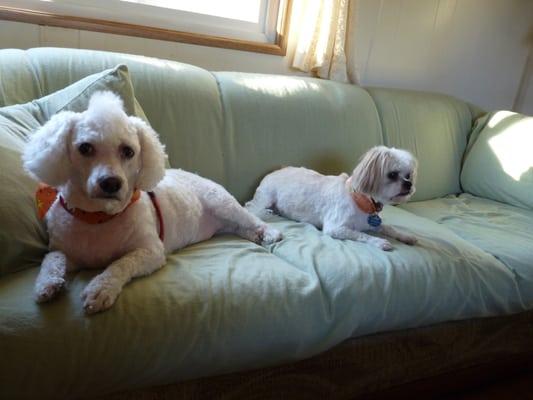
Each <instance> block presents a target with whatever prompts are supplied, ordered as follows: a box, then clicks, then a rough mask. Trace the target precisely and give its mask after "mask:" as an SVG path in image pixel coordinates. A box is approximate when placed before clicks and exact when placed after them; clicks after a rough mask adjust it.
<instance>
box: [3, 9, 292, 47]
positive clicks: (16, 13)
mask: <svg viewBox="0 0 533 400" xmlns="http://www.w3.org/2000/svg"><path fill="white" fill-rule="evenodd" d="M290 12H291V1H287V5H286V9H285V10H284V12H283V16H282V20H281V21H280V24H279V26H280V28H279V31H278V34H277V37H276V42H275V43H259V42H252V41H246V40H239V39H229V38H224V37H220V36H211V35H202V34H198V33H189V32H181V31H174V30H169V29H162V28H155V27H150V26H143V25H133V24H127V23H122V22H114V21H106V20H100V19H92V18H82V17H73V16H65V15H59V14H51V13H47V12H43V11H35V10H28V9H23V8H14V7H5V6H0V20H2V19H3V20H8V21H17V22H26V23H30V24H38V25H48V26H56V27H61V28H70V29H79V30H87V31H95V32H102V33H111V34H116V35H125V36H136V37H142V38H148V39H157V40H166V41H171V42H180V43H188V44H196V45H200V46H209V47H220V48H225V49H233V50H240V51H250V52H256V53H264V54H272V55H278V56H284V55H286V53H287V36H288V32H289V23H288V21H289V20H290Z"/></svg>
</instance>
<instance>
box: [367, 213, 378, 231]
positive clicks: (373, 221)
mask: <svg viewBox="0 0 533 400" xmlns="http://www.w3.org/2000/svg"><path fill="white" fill-rule="evenodd" d="M367 222H368V225H370V226H372V227H374V228H377V227H378V226H380V225H381V218H380V217H379V215H378V214H372V215H369V216H368V220H367Z"/></svg>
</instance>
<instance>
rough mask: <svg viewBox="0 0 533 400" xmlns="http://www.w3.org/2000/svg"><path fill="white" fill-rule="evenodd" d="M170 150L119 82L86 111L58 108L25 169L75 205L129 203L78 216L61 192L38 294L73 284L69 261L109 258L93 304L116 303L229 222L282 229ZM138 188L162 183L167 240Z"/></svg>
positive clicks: (259, 233)
mask: <svg viewBox="0 0 533 400" xmlns="http://www.w3.org/2000/svg"><path fill="white" fill-rule="evenodd" d="M165 157H166V155H165V152H164V148H163V146H162V144H161V143H160V141H159V139H158V136H157V134H156V132H155V131H154V130H153V129H152V128H150V126H148V125H147V124H146V123H145V122H144V121H142V120H141V119H139V118H136V117H128V116H127V115H126V114H125V112H124V109H123V104H122V101H121V100H120V98H119V97H117V96H116V95H114V94H113V93H111V92H98V93H96V94H94V95H93V96H92V97H91V99H90V103H89V107H88V109H87V110H86V111H84V112H82V113H75V112H69V111H67V112H60V113H58V114H56V115H54V116H53V117H52V118H51V119H50V121H49V122H48V123H46V124H45V125H44V126H43V127H42V128H41V129H40V130H38V131H37V132H36V133H35V134H34V135H33V136H32V137H31V139H30V141H29V143H28V144H27V146H26V149H25V152H24V155H23V161H24V167H25V169H26V170H27V171H28V172H29V173H30V174H31V175H32V176H33V177H34V178H36V179H37V180H39V181H41V182H43V183H46V184H48V185H50V186H54V187H55V188H56V189H57V190H58V192H59V194H60V195H61V196H62V197H63V199H64V201H65V202H66V204H67V205H68V207H69V208H77V209H81V210H85V211H91V212H96V211H104V212H106V213H107V214H118V213H120V215H117V216H115V217H114V218H113V219H111V220H109V221H107V222H105V223H103V224H95V225H92V224H88V223H86V222H83V221H81V220H78V219H76V218H75V217H73V216H72V215H71V214H70V213H69V212H67V211H66V210H65V209H64V207H63V206H62V205H61V204H60V202H59V200H58V199H56V201H55V202H54V204H53V205H52V206H51V208H50V210H49V211H48V213H47V215H46V224H47V228H48V232H49V234H50V245H49V247H50V252H49V253H48V254H47V255H46V256H45V258H44V260H43V262H42V265H41V269H40V272H39V275H38V277H37V282H36V284H35V295H36V300H37V301H38V302H44V301H47V300H50V299H52V298H53V297H54V296H55V295H56V294H57V293H58V292H59V291H60V290H61V289H62V288H63V286H64V284H65V274H66V272H67V271H72V270H75V269H79V268H105V269H104V271H103V272H102V273H100V274H99V275H97V276H96V277H95V278H94V279H93V280H92V281H91V282H90V283H89V284H88V285H87V287H86V288H85V289H84V291H83V293H82V298H83V301H84V309H85V311H86V312H87V313H89V314H90V313H96V312H99V311H103V310H106V309H108V308H109V307H111V306H112V305H113V303H114V302H115V300H116V299H117V297H118V295H119V294H120V292H121V290H122V287H123V286H124V285H125V284H126V283H128V282H129V281H130V280H131V279H132V278H135V277H139V276H143V275H148V274H150V273H152V272H154V271H155V270H157V269H159V268H161V267H162V266H163V264H164V263H165V254H166V253H169V252H170V251H173V250H176V249H179V248H182V247H184V246H187V245H189V244H191V243H196V242H199V241H202V240H206V239H209V238H210V237H211V236H213V235H214V234H216V233H221V232H226V233H235V234H237V235H239V236H241V237H243V238H245V239H248V240H251V241H254V242H257V243H260V242H263V243H272V242H275V241H277V240H280V239H281V234H280V232H278V231H277V230H276V229H274V228H271V227H269V226H268V225H266V224H265V223H264V222H263V221H261V220H260V219H258V218H257V217H256V216H254V215H252V214H251V213H249V212H248V211H246V210H245V209H244V208H243V207H241V206H240V205H239V203H238V202H237V200H235V198H234V197H232V196H231V195H230V194H229V193H228V192H227V191H226V190H225V189H224V188H223V187H222V186H220V185H218V184H216V183H214V182H212V181H209V180H207V179H204V178H202V177H200V176H197V175H195V174H191V173H188V172H185V171H182V170H173V169H171V170H165ZM109 178H112V179H111V180H109ZM104 181H107V183H106V182H104ZM135 189H140V190H143V191H154V192H155V194H156V196H157V200H158V202H159V205H160V209H161V211H162V216H163V221H164V225H165V237H164V242H162V241H161V240H160V239H159V226H158V218H157V214H156V210H155V209H154V206H153V204H152V201H151V200H150V198H149V196H148V194H147V193H146V192H142V194H141V198H140V199H139V200H138V201H137V202H135V203H133V204H132V205H131V206H129V207H128V204H129V203H130V199H131V197H132V194H133V192H134V190H135Z"/></svg>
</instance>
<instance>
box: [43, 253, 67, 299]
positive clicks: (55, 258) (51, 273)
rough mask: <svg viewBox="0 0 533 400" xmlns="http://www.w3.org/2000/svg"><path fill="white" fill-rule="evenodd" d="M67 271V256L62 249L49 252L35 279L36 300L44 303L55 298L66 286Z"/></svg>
mask: <svg viewBox="0 0 533 400" xmlns="http://www.w3.org/2000/svg"><path fill="white" fill-rule="evenodd" d="M66 273H67V257H66V256H65V255H64V254H63V253H61V252H60V251H51V252H50V253H48V254H47V255H46V256H45V257H44V259H43V262H42V264H41V269H40V271H39V275H38V276H37V280H36V281H35V301H36V302H37V303H44V302H45V301H49V300H51V299H53V298H54V297H55V296H56V295H57V294H58V293H59V292H60V291H61V289H62V288H63V287H64V286H65V275H66Z"/></svg>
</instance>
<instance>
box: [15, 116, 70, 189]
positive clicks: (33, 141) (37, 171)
mask: <svg viewBox="0 0 533 400" xmlns="http://www.w3.org/2000/svg"><path fill="white" fill-rule="evenodd" d="M78 118H79V114H78V113H75V112H72V111H62V112H60V113H58V114H56V115H54V116H53V117H52V118H51V119H50V120H49V121H48V122H47V123H46V124H44V126H43V127H41V128H40V129H39V130H37V131H36V132H35V133H34V134H33V135H32V136H31V137H30V141H29V142H28V143H27V144H26V147H25V149H24V154H23V155H22V161H23V163H24V169H25V170H26V171H27V172H29V174H30V175H31V176H32V177H34V178H35V179H37V180H39V181H41V182H43V183H46V184H48V185H50V186H59V185H61V184H63V183H65V182H66V181H67V179H68V177H69V174H70V171H69V164H70V160H69V157H68V140H69V138H70V137H71V133H72V130H73V128H74V124H75V123H76V121H77V120H78Z"/></svg>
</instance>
